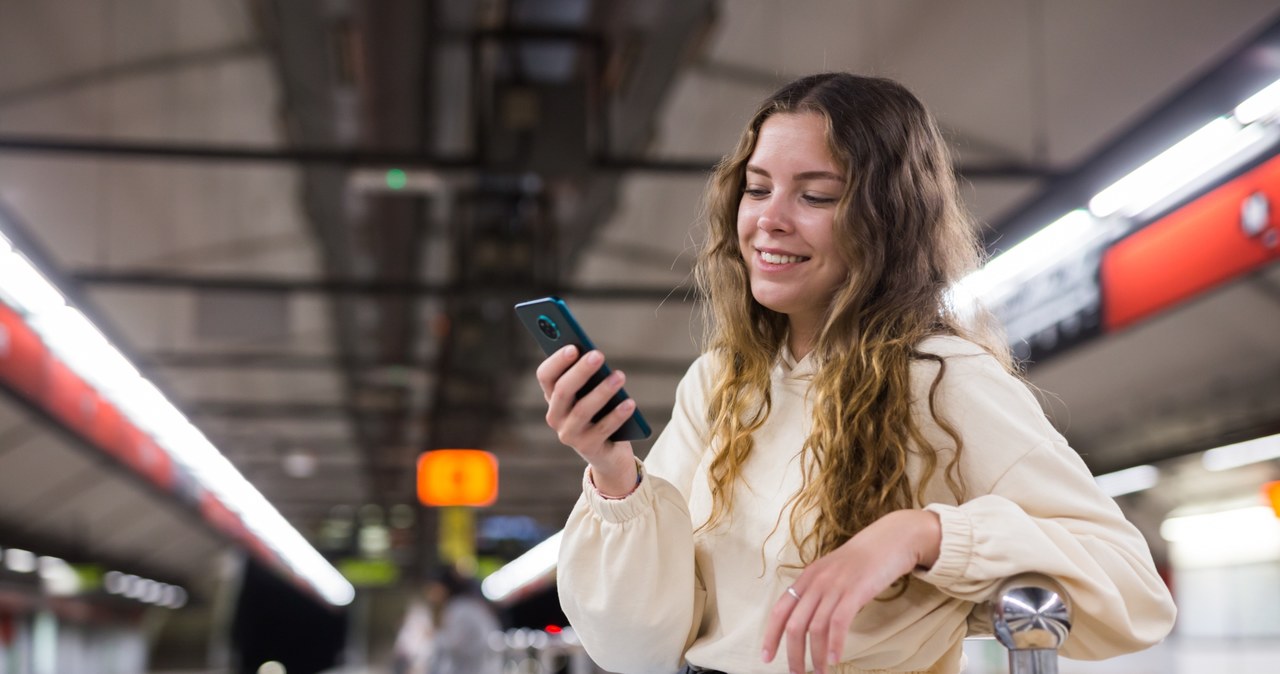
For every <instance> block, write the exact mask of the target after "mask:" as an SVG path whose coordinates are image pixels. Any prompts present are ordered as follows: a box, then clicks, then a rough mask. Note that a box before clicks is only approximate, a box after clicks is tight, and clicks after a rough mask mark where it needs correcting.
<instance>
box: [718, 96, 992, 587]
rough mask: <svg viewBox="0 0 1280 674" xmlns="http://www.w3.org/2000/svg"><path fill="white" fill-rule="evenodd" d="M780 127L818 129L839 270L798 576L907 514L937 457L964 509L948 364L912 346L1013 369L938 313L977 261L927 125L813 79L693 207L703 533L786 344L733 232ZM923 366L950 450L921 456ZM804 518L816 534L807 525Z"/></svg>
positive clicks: (739, 461)
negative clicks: (983, 357) (940, 400)
mask: <svg viewBox="0 0 1280 674" xmlns="http://www.w3.org/2000/svg"><path fill="white" fill-rule="evenodd" d="M778 114H816V115H819V116H821V117H822V118H823V119H824V120H825V122H826V136H827V143H828V146H829V149H830V151H831V155H832V157H834V158H835V160H836V162H837V164H838V165H839V167H840V169H841V170H842V172H843V174H844V179H845V189H844V193H843V194H842V195H841V197H840V199H839V202H838V203H837V205H836V211H835V224H834V227H835V230H836V231H835V233H834V234H835V236H834V238H835V241H836V245H837V247H838V250H839V253H840V254H841V255H842V256H843V258H844V259H845V261H846V262H847V263H848V268H849V270H850V271H849V274H848V277H847V279H846V281H845V282H844V283H843V284H842V285H841V286H839V287H838V288H837V289H836V291H835V294H834V295H833V296H832V297H831V299H830V303H829V305H828V308H827V310H826V313H825V315H824V316H823V319H822V321H821V325H820V328H819V331H818V333H817V335H816V337H815V340H814V344H813V349H812V351H811V353H810V354H809V356H808V357H809V358H813V359H815V366H816V374H815V375H814V377H813V380H812V381H811V383H810V390H809V400H810V403H811V405H812V410H813V424H812V430H811V433H810V435H809V436H808V438H807V440H806V442H805V444H804V447H803V451H802V470H803V473H804V475H805V480H804V486H803V488H802V489H801V491H799V492H798V493H797V494H795V495H794V496H793V497H792V500H791V502H790V505H791V506H792V509H791V519H790V530H791V537H792V540H793V541H794V542H795V544H796V545H797V547H798V548H799V550H800V554H801V560H802V562H803V563H805V564H808V563H809V562H811V561H813V560H814V559H816V558H818V557H820V556H822V555H825V554H827V553H828V552H830V551H832V550H834V549H835V548H836V547H838V546H840V545H841V544H842V543H844V542H845V541H847V540H848V539H849V538H850V537H852V536H853V535H854V534H856V533H857V532H858V531H860V530H862V529H863V528H864V527H866V526H867V525H869V524H871V523H872V522H874V521H875V520H876V519H878V518H880V517H881V516H883V515H885V514H887V513H889V512H891V511H894V510H899V509H903V508H911V507H913V506H914V505H917V504H919V503H920V502H921V501H922V500H923V499H922V493H923V489H924V486H925V485H926V484H928V483H929V482H930V481H931V480H932V479H933V476H934V475H935V473H936V471H938V470H939V469H940V468H939V463H940V457H942V456H944V455H945V456H946V457H948V458H947V461H946V464H945V466H943V467H942V468H941V469H942V470H943V471H944V479H945V482H946V484H947V486H948V488H949V489H950V490H951V491H952V492H953V493H954V495H955V497H956V498H957V500H962V499H963V498H964V490H965V486H964V484H963V480H962V478H961V476H960V475H959V473H958V469H957V466H958V463H959V457H960V454H961V452H962V450H963V447H962V446H961V444H962V443H961V439H960V436H959V435H958V434H957V433H956V431H955V430H954V428H953V427H952V426H951V425H950V424H949V423H948V422H947V421H946V420H945V419H943V418H941V417H940V415H939V414H938V413H937V412H936V410H935V408H934V397H935V394H936V391H937V387H938V384H939V382H940V381H941V378H942V376H943V374H944V373H945V370H946V363H945V362H944V361H943V360H942V359H940V358H938V357H937V356H935V355H932V354H928V353H924V352H921V351H919V350H918V349H917V346H918V345H919V344H920V342H921V340H923V339H925V338H926V337H929V336H931V335H961V336H964V337H966V338H968V339H971V340H973V341H975V342H977V343H978V344H981V345H982V346H984V347H985V348H986V349H987V350H988V351H990V352H991V353H992V354H993V355H995V356H997V357H998V358H999V359H1000V361H1001V362H1002V363H1004V364H1005V366H1006V367H1007V368H1009V369H1010V370H1012V366H1011V364H1010V361H1009V357H1008V352H1007V348H1006V347H1005V346H1004V344H1003V340H1002V339H1000V338H999V335H998V333H997V332H996V331H995V329H994V328H993V327H992V325H991V323H990V321H986V322H985V323H984V322H981V321H979V322H975V321H974V320H972V318H969V319H966V318H963V317H961V316H960V315H959V314H958V313H957V308H956V307H953V306H952V305H951V303H950V301H949V294H948V290H949V288H950V287H951V286H952V285H953V284H954V283H955V282H956V281H958V280H959V279H961V278H962V277H963V276H964V275H965V274H967V273H968V272H970V271H972V270H974V269H976V268H977V266H978V264H979V262H980V260H981V257H982V253H981V251H982V249H981V246H980V244H979V242H978V237H977V232H976V228H975V226H974V223H973V221H972V220H971V219H970V217H969V216H968V215H967V214H966V212H965V210H964V209H963V208H962V206H961V204H960V198H959V195H958V191H957V187H956V180H955V176H954V173H953V168H952V164H951V156H950V153H949V151H948V150H947V146H946V144H945V142H944V141H943V138H942V135H941V133H940V132H939V130H938V127H937V124H936V123H935V122H934V120H933V118H932V117H931V116H930V114H929V113H928V111H926V110H925V108H924V106H923V105H922V104H921V103H920V101H919V100H918V99H917V98H916V97H915V96H914V95H912V94H911V92H909V91H908V90H907V89H906V88H904V87H903V86H902V85H900V84H898V83H896V82H893V81H891V80H887V79H882V78H874V77H862V76H856V75H851V74H847V73H825V74H819V75H812V76H809V77H804V78H802V79H799V80H796V81H794V82H791V83H790V84H787V85H786V86H784V87H783V88H782V89H780V90H778V91H777V92H776V93H774V94H773V95H772V96H770V97H769V98H768V99H767V100H765V101H764V102H763V103H762V104H761V105H760V107H759V109H758V110H757V111H756V113H755V115H754V116H753V117H752V118H751V121H750V122H749V123H748V124H747V127H746V129H745V130H744V131H743V133H742V136H741V138H740V139H739V141H738V145H737V148H736V149H735V150H734V152H733V153H732V154H731V155H728V156H727V157H725V158H724V159H723V160H722V161H721V162H720V164H719V165H718V166H717V167H716V169H715V171H714V173H713V174H712V176H711V178H710V182H709V185H708V189H707V192H706V197H705V202H704V205H703V218H702V219H703V220H704V222H705V226H706V227H707V234H706V239H705V241H704V242H703V245H702V247H701V250H700V251H699V255H698V260H697V265H696V269H695V276H696V279H697V283H698V286H699V289H700V290H701V292H702V296H703V298H704V300H703V301H704V302H705V305H704V307H703V309H704V314H705V316H706V318H707V319H708V320H709V325H708V326H707V330H706V332H705V333H704V334H706V336H707V344H706V349H707V350H708V351H711V352H714V353H717V354H719V355H720V356H721V358H722V363H723V367H721V368H720V371H719V374H718V375H717V379H716V381H715V383H714V386H713V389H712V394H711V398H710V405H709V409H708V417H709V422H710V428H711V441H712V447H713V448H714V451H715V452H716V454H715V457H714V458H713V460H712V462H711V464H710V471H709V476H708V479H709V481H710V486H711V492H712V509H711V515H710V517H709V518H708V520H707V521H706V522H705V523H703V524H702V525H701V526H702V527H713V526H715V525H716V524H718V523H719V522H721V521H723V520H724V518H725V517H726V515H727V513H729V512H730V511H731V509H732V499H733V489H732V487H733V485H734V483H735V481H736V480H738V479H739V477H740V476H741V474H742V469H743V466H744V464H745V462H746V460H747V458H748V456H750V454H751V452H752V451H753V449H754V446H753V443H752V434H753V433H754V432H755V431H756V430H758V429H759V428H760V427H761V426H762V425H763V424H764V423H765V420H766V419H767V417H768V415H769V413H770V409H771V404H772V401H771V399H770V376H769V373H770V370H771V369H772V367H773V366H774V364H775V362H776V361H777V359H778V357H779V354H780V351H781V349H782V347H783V344H785V343H786V339H787V329H788V328H787V326H788V323H787V316H785V315H783V314H780V313H777V312H775V311H772V310H770V309H768V308H766V307H764V306H762V305H761V304H760V303H758V302H756V301H755V299H754V298H753V297H752V293H751V283H750V278H749V276H748V270H747V265H746V262H745V261H744V259H743V254H742V251H741V250H740V246H739V242H738V230H737V213H738V205H739V202H740V200H741V199H742V195H743V189H744V187H745V167H746V164H747V161H748V159H749V158H750V157H751V154H752V152H753V151H754V149H755V146H756V140H757V138H758V136H759V133H760V128H761V126H762V125H763V123H764V122H765V120H767V119H768V118H769V117H771V116H773V115H778ZM922 359H927V360H933V361H936V362H937V363H938V365H939V370H938V374H937V378H936V379H935V380H934V382H933V385H932V387H931V389H930V392H929V400H928V405H929V410H930V413H931V415H932V416H933V418H934V420H935V421H936V422H937V423H938V424H939V426H940V427H941V428H942V429H944V431H945V432H946V433H947V434H948V435H949V436H950V439H951V442H952V446H950V447H933V446H930V443H929V442H928V441H926V439H925V437H924V435H923V433H922V432H921V425H920V423H918V421H917V420H916V419H915V418H913V416H912V412H911V410H912V390H911V383H910V370H911V366H912V363H913V362H915V361H919V360H922ZM913 454H914V455H916V456H918V458H919V460H920V462H921V466H922V467H923V476H922V478H921V480H920V481H919V483H917V484H915V485H913V484H911V482H910V480H909V478H908V473H907V466H908V459H909V457H911V456H912V455H913ZM814 512H816V521H815V522H814V524H813V525H812V526H809V525H808V524H805V522H806V521H807V520H806V514H809V513H814ZM779 517H781V513H780V514H779ZM802 528H803V529H804V531H801V529H802Z"/></svg>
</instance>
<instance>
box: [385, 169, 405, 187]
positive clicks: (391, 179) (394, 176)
mask: <svg viewBox="0 0 1280 674" xmlns="http://www.w3.org/2000/svg"><path fill="white" fill-rule="evenodd" d="M408 182H409V177H408V176H406V175H405V174H404V171H401V170H400V169H391V170H389V171H387V187H390V188H391V189H393V190H400V189H404V186H405V184H406V183H408Z"/></svg>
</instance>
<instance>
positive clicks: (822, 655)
mask: <svg viewBox="0 0 1280 674" xmlns="http://www.w3.org/2000/svg"><path fill="white" fill-rule="evenodd" d="M832 603H833V602H832V601H830V600H828V599H827V598H826V597H825V595H824V597H822V598H820V599H819V601H818V605H817V608H816V609H815V610H814V612H813V619H812V620H810V621H809V623H808V624H807V625H805V631H806V632H808V633H809V656H810V660H811V661H812V662H813V671H814V672H816V673H817V674H826V673H827V664H828V661H827V655H828V651H827V641H828V638H829V636H830V632H828V631H827V627H826V626H827V624H828V621H829V620H830V619H831V609H832V606H831V605H832ZM842 643H843V641H842ZM801 648H802V649H803V645H802V646H801ZM800 653H801V657H802V658H803V657H804V651H803V650H801V651H800ZM801 664H802V665H803V664H804V662H803V660H802V661H801Z"/></svg>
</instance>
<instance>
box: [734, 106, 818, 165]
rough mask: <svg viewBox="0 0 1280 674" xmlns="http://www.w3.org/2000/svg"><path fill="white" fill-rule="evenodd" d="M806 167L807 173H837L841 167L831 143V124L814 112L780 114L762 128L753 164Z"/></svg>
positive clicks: (752, 160) (754, 150)
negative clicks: (825, 171) (813, 171)
mask: <svg viewBox="0 0 1280 674" xmlns="http://www.w3.org/2000/svg"><path fill="white" fill-rule="evenodd" d="M761 162H771V163H780V162H785V163H788V164H793V163H794V164H797V165H803V168H804V169H805V170H812V169H827V170H835V169H836V168H837V166H838V164H837V162H836V160H835V158H834V157H833V156H832V155H831V147H830V145H829V143H828V142H827V120H826V119H825V118H824V117H822V116H821V115H818V114H816V113H812V112H801V113H789V112H788V113H779V114H776V115H772V116H770V117H769V118H768V119H766V120H764V123H763V124H761V125H760V133H759V134H758V135H757V137H756V146H755V148H754V149H753V150H752V152H751V158H750V159H749V163H751V164H756V165H758V164H759V163H761Z"/></svg>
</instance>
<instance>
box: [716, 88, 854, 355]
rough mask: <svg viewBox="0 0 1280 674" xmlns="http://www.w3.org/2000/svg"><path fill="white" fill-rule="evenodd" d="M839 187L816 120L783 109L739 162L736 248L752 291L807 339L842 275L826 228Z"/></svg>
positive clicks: (845, 269) (830, 227)
mask: <svg viewBox="0 0 1280 674" xmlns="http://www.w3.org/2000/svg"><path fill="white" fill-rule="evenodd" d="M844 191H845V181H844V178H843V177H842V172H841V171H840V168H839V165H838V164H836V161H835V159H834V158H833V157H832V156H831V151H830V150H828V149H827V138H826V122H825V120H823V118H822V117H820V116H818V115H816V114H813V113H800V114H790V113H784V114H776V115H773V116H772V117H770V118H768V119H767V120H765V122H764V124H763V125H762V126H761V127H760V135H759V138H757V140H756V147H755V151H753V152H752V153H751V157H750V158H749V159H748V160H747V167H746V187H745V188H744V190H743V193H742V200H741V201H739V202H738V245H739V247H740V248H741V250H742V257H743V259H744V260H746V263H747V269H748V270H749V274H750V277H751V294H752V296H753V297H755V299H756V301H757V302H759V303H760V304H762V305H764V306H765V307H768V308H769V309H772V310H773V311H777V312H779V313H783V314H786V315H787V317H788V319H789V321H790V324H791V327H792V330H793V331H803V332H804V333H805V334H806V335H807V336H809V337H811V336H812V333H813V331H815V330H816V329H817V325H818V321H819V320H820V319H821V317H822V315H823V312H825V311H826V308H827V305H828V304H829V303H830V301H831V298H832V296H833V295H834V293H835V290H836V288H837V287H839V286H840V285H841V284H843V283H845V281H846V279H847V277H848V273H849V265H848V263H847V262H846V261H845V260H844V259H842V258H841V256H840V254H839V252H838V251H837V250H836V243H835V232H834V227H835V212H836V203H837V202H838V201H839V199H840V197H841V195H842V194H844Z"/></svg>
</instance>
